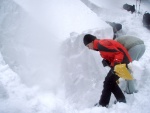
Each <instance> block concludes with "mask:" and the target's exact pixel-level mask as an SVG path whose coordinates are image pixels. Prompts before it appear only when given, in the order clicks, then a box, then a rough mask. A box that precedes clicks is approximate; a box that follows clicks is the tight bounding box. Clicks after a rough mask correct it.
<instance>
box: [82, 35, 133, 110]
mask: <svg viewBox="0 0 150 113" xmlns="http://www.w3.org/2000/svg"><path fill="white" fill-rule="evenodd" d="M83 43H84V45H85V46H86V47H88V48H89V49H91V50H95V51H98V52H99V53H100V55H101V57H102V58H103V60H102V64H103V65H104V66H106V65H109V66H110V67H111V68H110V71H109V72H108V74H107V76H106V77H105V80H104V82H103V90H102V94H101V97H100V100H99V103H98V104H99V105H100V106H104V107H107V106H108V105H109V101H110V97H111V93H113V94H114V96H115V98H116V100H117V101H118V102H124V103H126V98H125V96H124V94H123V92H122V90H121V89H120V87H119V86H118V84H117V82H116V81H117V80H118V79H119V76H117V75H116V74H115V72H114V67H115V66H116V65H117V64H120V63H125V64H128V63H130V62H131V61H132V59H131V57H130V55H129V53H128V51H127V50H126V48H125V47H124V46H123V45H122V44H120V43H119V42H117V41H115V40H113V39H97V38H96V36H93V35H91V34H86V35H85V36H84V38H83Z"/></svg>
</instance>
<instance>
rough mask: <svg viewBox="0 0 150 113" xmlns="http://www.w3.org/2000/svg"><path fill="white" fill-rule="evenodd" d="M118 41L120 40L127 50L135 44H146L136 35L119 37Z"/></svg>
mask: <svg viewBox="0 0 150 113" xmlns="http://www.w3.org/2000/svg"><path fill="white" fill-rule="evenodd" d="M116 41H118V42H120V43H121V44H122V45H123V46H124V47H125V48H126V49H127V50H129V49H130V48H132V47H133V46H136V45H139V44H144V42H143V40H141V39H140V38H137V37H134V36H122V37H118V38H117V39H116Z"/></svg>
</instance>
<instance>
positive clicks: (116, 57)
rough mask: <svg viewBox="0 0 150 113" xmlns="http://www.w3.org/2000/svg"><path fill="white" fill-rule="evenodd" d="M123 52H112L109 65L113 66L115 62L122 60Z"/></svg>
mask: <svg viewBox="0 0 150 113" xmlns="http://www.w3.org/2000/svg"><path fill="white" fill-rule="evenodd" d="M123 57H124V54H123V53H122V52H121V51H119V50H117V52H115V53H114V59H113V60H112V62H111V66H114V65H115V64H118V63H121V62H122V60H123Z"/></svg>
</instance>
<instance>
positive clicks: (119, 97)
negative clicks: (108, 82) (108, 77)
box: [112, 83, 126, 103]
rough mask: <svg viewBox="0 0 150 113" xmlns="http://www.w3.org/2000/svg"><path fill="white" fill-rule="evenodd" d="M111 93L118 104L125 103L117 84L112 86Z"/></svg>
mask: <svg viewBox="0 0 150 113" xmlns="http://www.w3.org/2000/svg"><path fill="white" fill-rule="evenodd" d="M112 93H113V94H114V96H115V97H116V99H117V101H118V102H124V103H126V99H125V96H124V94H123V92H122V91H121V89H120V87H119V86H118V84H117V83H114V84H113V88H112Z"/></svg>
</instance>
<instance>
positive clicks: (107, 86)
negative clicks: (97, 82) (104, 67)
mask: <svg viewBox="0 0 150 113" xmlns="http://www.w3.org/2000/svg"><path fill="white" fill-rule="evenodd" d="M118 79H119V77H118V76H117V75H115V74H113V73H112V70H110V71H109V73H108V74H107V76H106V78H105V81H104V89H103V91H102V95H101V98H100V101H99V104H100V105H101V106H107V105H108V104H109V101H110V97H111V92H113V94H114V95H115V97H116V99H117V101H119V102H126V100H125V96H124V94H123V93H122V91H121V89H120V88H119V86H118V84H117V83H116V80H118Z"/></svg>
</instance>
